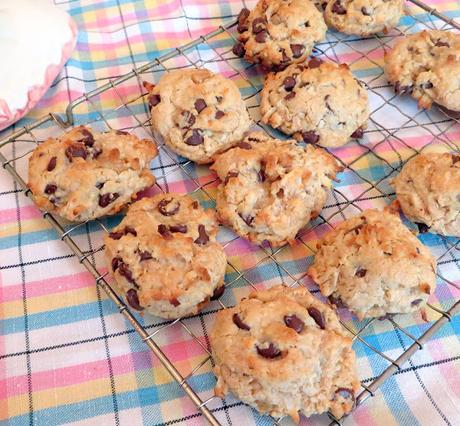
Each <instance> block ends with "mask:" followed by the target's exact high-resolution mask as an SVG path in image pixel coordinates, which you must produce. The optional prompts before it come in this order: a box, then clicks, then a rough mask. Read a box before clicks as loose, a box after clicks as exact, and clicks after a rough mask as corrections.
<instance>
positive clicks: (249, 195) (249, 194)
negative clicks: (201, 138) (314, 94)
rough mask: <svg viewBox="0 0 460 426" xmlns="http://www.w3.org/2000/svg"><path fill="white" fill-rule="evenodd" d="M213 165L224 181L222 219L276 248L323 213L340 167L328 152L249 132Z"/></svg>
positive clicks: (220, 202)
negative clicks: (322, 210) (329, 191)
mask: <svg viewBox="0 0 460 426" xmlns="http://www.w3.org/2000/svg"><path fill="white" fill-rule="evenodd" d="M211 169H213V170H215V171H216V172H217V175H218V176H219V178H220V180H221V182H222V183H221V184H220V185H219V188H218V192H217V212H218V215H219V219H220V220H221V222H223V223H224V224H226V225H228V226H230V227H231V228H233V230H234V231H235V232H236V233H237V234H239V235H241V236H243V237H245V238H247V239H249V240H250V241H252V242H254V243H257V244H261V243H262V242H264V241H269V242H270V243H271V244H272V245H274V246H279V245H283V244H285V243H286V242H293V241H294V240H295V237H296V234H297V232H298V231H299V230H300V229H301V228H303V227H304V226H305V225H307V223H308V222H309V221H310V220H311V219H312V218H315V217H316V216H318V214H319V212H320V211H321V209H322V208H323V206H324V203H325V201H326V198H327V193H328V189H329V188H330V187H331V186H332V182H331V180H332V179H334V178H335V176H336V174H337V172H338V171H340V167H339V165H338V163H337V161H336V160H335V159H334V158H333V157H332V156H331V155H330V154H328V153H327V152H326V151H324V150H322V149H320V148H315V147H313V146H310V145H309V146H306V147H302V146H300V145H298V144H297V143H296V142H295V141H294V140H287V141H282V140H279V139H273V138H271V137H269V136H268V135H267V134H266V133H264V132H252V133H249V134H248V135H247V136H246V138H245V139H244V140H243V141H242V142H241V143H240V144H239V145H238V146H236V147H234V148H232V149H230V150H229V151H227V152H225V153H223V154H221V155H220V156H218V157H217V160H216V162H215V163H214V164H213V165H212V166H211Z"/></svg>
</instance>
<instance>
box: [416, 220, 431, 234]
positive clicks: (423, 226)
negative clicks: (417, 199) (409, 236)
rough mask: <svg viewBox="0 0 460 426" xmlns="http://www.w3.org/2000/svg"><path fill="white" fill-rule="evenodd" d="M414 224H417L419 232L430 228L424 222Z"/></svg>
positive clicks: (422, 232)
mask: <svg viewBox="0 0 460 426" xmlns="http://www.w3.org/2000/svg"><path fill="white" fill-rule="evenodd" d="M415 224H416V225H417V228H418V232H420V234H425V233H426V232H428V231H429V230H430V227H429V226H428V225H426V224H425V223H421V222H415Z"/></svg>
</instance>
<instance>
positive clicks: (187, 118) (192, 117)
mask: <svg viewBox="0 0 460 426" xmlns="http://www.w3.org/2000/svg"><path fill="white" fill-rule="evenodd" d="M181 115H182V117H184V120H185V122H186V123H187V124H186V126H185V127H191V126H193V125H194V124H195V121H196V118H195V115H193V114H192V113H191V112H190V111H182V114H181Z"/></svg>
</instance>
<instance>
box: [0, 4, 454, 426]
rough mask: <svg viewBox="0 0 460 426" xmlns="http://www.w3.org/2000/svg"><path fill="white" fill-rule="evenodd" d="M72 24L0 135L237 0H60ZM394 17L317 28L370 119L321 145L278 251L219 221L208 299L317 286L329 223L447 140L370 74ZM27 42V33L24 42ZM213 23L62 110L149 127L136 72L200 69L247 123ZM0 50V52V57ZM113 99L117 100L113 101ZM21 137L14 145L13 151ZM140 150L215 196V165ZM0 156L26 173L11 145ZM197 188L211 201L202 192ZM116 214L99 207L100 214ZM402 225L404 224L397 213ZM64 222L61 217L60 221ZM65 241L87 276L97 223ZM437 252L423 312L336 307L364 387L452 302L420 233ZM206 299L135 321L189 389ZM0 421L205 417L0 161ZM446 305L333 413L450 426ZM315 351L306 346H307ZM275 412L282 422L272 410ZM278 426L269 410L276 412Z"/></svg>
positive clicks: (205, 385) (241, 421) (447, 132)
mask: <svg viewBox="0 0 460 426" xmlns="http://www.w3.org/2000/svg"><path fill="white" fill-rule="evenodd" d="M56 3H59V6H60V7H62V8H64V9H65V10H67V11H68V12H69V13H70V14H71V15H72V17H73V18H74V20H75V21H76V23H77V25H78V28H79V36H78V44H77V47H76V50H75V52H74V53H73V55H72V57H71V59H70V60H69V62H68V63H67V65H66V66H65V68H64V70H63V71H62V73H61V74H60V76H59V77H58V78H57V80H56V81H55V83H54V84H53V86H52V87H51V89H50V90H49V91H48V92H47V94H46V96H45V97H44V99H43V100H42V101H41V102H40V104H39V106H38V108H36V109H35V110H34V111H33V112H32V113H31V114H30V115H29V116H28V117H26V118H25V119H23V120H22V121H21V122H20V123H18V124H17V125H16V126H14V128H12V129H8V130H7V131H4V132H3V133H0V139H2V138H3V137H6V136H7V135H8V134H10V133H12V132H13V131H15V130H18V129H20V128H21V126H23V125H26V124H31V123H32V122H33V121H34V120H36V119H37V118H39V117H41V116H43V115H45V114H47V113H49V112H52V113H55V114H58V115H59V116H61V117H62V118H65V116H64V112H65V110H66V107H67V105H68V104H69V103H70V102H72V101H74V100H75V99H77V98H79V97H80V96H81V95H83V94H84V93H87V92H89V91H91V90H93V89H95V88H98V87H100V86H102V85H103V84H105V83H107V82H108V81H109V79H113V78H116V77H117V76H121V75H123V74H125V73H127V72H129V71H131V70H132V69H133V68H138V67H140V66H141V65H143V64H146V63H148V62H149V61H152V60H154V59H155V58H157V57H159V56H161V55H163V54H166V53H168V52H170V51H171V49H173V48H176V47H178V46H181V45H184V44H186V43H188V42H190V41H191V40H193V39H196V38H197V37H199V36H200V35H203V34H205V33H208V32H210V31H212V30H214V29H216V28H217V27H218V26H219V25H222V24H226V23H229V22H231V21H232V20H234V19H235V17H236V15H237V14H238V12H239V10H240V9H241V8H242V7H243V6H246V7H252V6H253V5H254V4H255V2H254V1H248V2H242V1H240V0H226V1H217V0H199V1H191V0H181V1H179V0H157V1H154V0H144V1H124V0H105V1H104V0H73V1H70V0H69V1H59V2H56ZM407 6H408V10H409V12H411V14H410V15H408V16H405V17H404V18H402V20H401V23H400V29H401V30H404V31H407V32H413V31H417V30H420V29H422V28H426V27H429V28H443V29H445V28H449V26H448V25H445V23H444V22H442V21H440V20H438V19H436V18H435V17H434V16H432V15H429V14H427V13H425V12H424V11H423V10H422V9H420V8H417V7H415V6H414V5H411V4H408V5H407ZM430 6H432V7H436V8H437V9H439V10H440V11H442V12H443V13H445V14H446V15H447V16H448V17H449V18H453V19H455V18H456V17H459V16H460V5H459V3H458V2H455V1H444V0H432V1H430ZM401 34H402V33H401V31H400V30H393V31H391V32H390V33H388V34H385V35H380V36H378V37H373V38H370V39H366V40H363V39H360V38H357V37H348V38H346V39H343V38H342V36H340V35H339V34H338V33H333V32H331V33H328V40H327V42H325V43H321V44H319V45H318V46H317V51H316V54H318V55H322V56H324V57H325V58H326V59H330V60H336V61H342V62H347V63H349V64H350V68H351V69H352V71H353V72H354V74H355V75H356V76H357V77H358V78H360V79H361V80H363V81H364V82H365V83H366V85H367V87H368V89H369V94H370V101H371V110H372V115H371V119H370V121H369V128H368V131H367V132H366V134H365V137H364V138H363V140H361V141H359V142H351V143H350V144H347V145H346V146H344V147H341V148H338V149H335V150H332V151H331V152H332V153H333V155H335V156H336V157H337V158H338V159H340V161H341V162H342V164H343V165H344V171H343V173H341V174H340V175H339V178H340V182H337V183H336V184H335V185H334V191H332V192H331V195H330V197H329V199H328V202H327V205H326V207H325V208H324V210H323V212H322V213H321V216H320V217H319V218H318V219H316V220H315V221H314V223H313V224H311V226H309V228H308V229H306V230H305V231H303V232H302V233H301V234H300V235H299V237H298V243H297V244H295V245H293V246H292V247H283V248H281V249H278V250H272V249H271V248H269V247H262V248H259V247H256V246H254V245H251V244H249V243H248V242H245V241H243V240H242V239H240V238H236V236H235V235H234V234H233V233H232V232H230V231H229V230H227V229H222V230H221V232H220V235H219V240H220V241H221V242H223V243H224V244H225V250H226V252H227V255H228V258H229V267H228V270H227V275H226V282H227V283H228V285H229V287H228V290H227V291H226V292H225V294H224V296H223V297H222V303H223V304H224V305H226V306H231V305H232V304H234V303H235V302H236V301H237V300H239V299H240V298H241V297H244V296H245V295H247V294H248V292H249V291H250V290H251V288H252V287H251V285H253V286H254V287H256V288H262V287H264V286H270V285H273V284H278V283H284V284H286V285H305V286H307V287H308V288H309V289H311V290H312V292H313V293H314V294H315V295H317V296H318V297H320V295H319V294H318V290H317V288H316V287H315V286H314V285H313V284H312V283H311V281H310V280H309V279H308V277H306V275H305V272H306V269H307V267H308V265H309V264H310V263H311V260H312V256H313V255H314V252H315V247H316V246H315V244H316V241H317V239H318V238H319V237H320V236H321V235H322V234H324V232H326V231H328V230H329V229H331V227H333V226H334V224H336V223H338V222H340V221H342V220H343V219H344V218H346V217H350V216H352V215H355V214H358V213H359V212H360V211H361V210H362V209H366V208H370V207H375V206H377V207H383V206H384V205H387V204H389V203H390V202H391V200H392V199H393V198H394V193H393V190H392V188H391V186H390V184H389V182H390V180H391V178H392V177H394V176H395V174H397V173H398V171H399V170H400V168H401V167H402V165H403V163H404V162H405V161H406V160H407V159H409V158H411V157H412V156H414V155H416V154H417V152H419V151H420V150H437V151H452V150H458V149H459V147H460V125H459V124H458V123H456V122H455V121H453V120H449V119H448V118H447V117H446V116H444V115H442V114H441V113H440V112H439V111H437V110H435V109H433V110H432V111H429V112H426V111H418V110H417V107H416V103H415V102H414V101H413V100H411V99H410V98H408V97H407V98H406V97H404V98H403V97H397V96H395V95H394V92H393V90H392V88H391V87H389V85H388V84H387V81H386V79H385V77H384V75H383V73H382V64H383V54H384V51H385V49H388V48H389V47H391V45H392V44H393V42H394V37H399V36H401ZM32 42H33V41H32ZM231 47H232V39H231V36H230V35H229V33H227V32H224V33H223V34H220V35H217V36H215V37H213V38H211V39H210V40H209V41H208V42H207V43H203V44H201V45H199V46H197V47H193V48H191V49H189V50H187V51H182V52H181V54H180V55H179V56H178V57H174V58H171V59H167V60H165V61H164V62H162V63H161V64H157V66H155V67H152V68H150V69H149V70H147V71H146V72H144V73H142V74H141V75H140V76H139V78H137V77H136V76H134V77H133V78H131V79H130V80H129V81H128V82H126V83H124V84H122V85H120V86H117V87H116V88H112V89H110V90H107V91H106V92H104V93H103V94H101V95H98V96H95V97H93V98H90V99H89V100H87V101H84V102H82V103H79V104H78V105H74V108H73V109H72V113H73V118H74V119H75V121H76V123H87V122H89V123H90V125H92V126H94V127H96V128H99V129H100V130H103V129H106V128H107V126H112V127H115V128H120V129H127V130H133V131H134V132H135V133H137V134H138V135H139V136H142V137H151V134H149V126H148V119H149V116H148V109H147V107H146V102H145V99H144V98H142V97H140V93H145V90H143V88H142V81H143V80H147V81H150V82H155V81H158V78H159V77H160V76H161V74H162V73H163V72H165V69H170V68H173V67H175V68H177V67H184V66H193V65H194V66H206V67H208V68H210V69H212V70H214V71H220V72H222V73H223V74H225V75H226V76H228V77H230V78H233V79H234V80H235V81H236V83H237V84H238V86H239V87H240V89H241V92H242V94H243V96H244V97H245V99H246V101H247V103H248V106H249V109H250V112H251V115H252V116H253V118H254V119H255V120H257V114H258V108H257V105H258V95H257V92H258V90H259V89H260V85H261V83H262V76H261V73H260V72H259V71H258V70H257V68H255V67H251V66H249V64H247V63H245V62H244V61H242V60H240V59H238V58H235V57H234V55H233V54H232V52H231ZM0 53H1V52H0ZM123 104H126V105H127V106H123ZM58 133H59V128H58V126H57V125H56V124H55V123H53V121H52V120H49V122H46V123H45V124H44V125H43V126H41V127H40V128H39V129H37V130H36V132H35V131H34V132H33V136H32V135H30V134H28V135H27V134H26V135H24V137H21V138H19V140H17V141H16V142H15V143H14V144H9V145H8V146H7V147H0V153H2V154H3V155H5V157H6V158H7V159H12V158H18V157H21V156H22V153H26V152H27V150H30V147H31V143H33V142H34V140H33V137H36V138H37V140H38V141H41V140H43V139H45V138H46V137H47V136H49V135H55V134H58ZM24 146H25V147H26V148H24ZM160 151H161V156H160V157H159V158H157V159H156V160H155V161H154V162H153V163H152V167H151V168H152V172H153V173H154V174H155V176H156V177H157V181H158V184H157V186H156V187H155V188H153V189H152V191H151V192H152V193H156V192H158V191H160V190H163V191H171V192H172V191H177V192H188V193H192V194H193V196H194V197H196V198H197V199H199V200H200V201H201V202H202V203H203V204H204V205H209V206H212V205H213V201H212V198H213V197H214V196H215V192H216V186H217V182H216V177H215V175H214V174H213V173H211V172H210V171H209V169H208V168H207V167H198V166H195V165H193V164H191V163H189V162H186V161H185V160H184V159H182V158H179V157H177V156H175V155H174V154H172V153H171V152H169V151H168V150H167V148H165V147H164V146H161V147H160ZM14 165H15V166H16V167H17V168H18V169H20V170H21V171H22V175H23V176H24V177H25V178H26V175H24V170H25V165H26V157H24V158H21V159H18V161H17V162H15V163H14ZM208 196H209V197H210V198H208ZM119 220H120V217H116V218H109V219H104V220H103V221H102V222H101V223H102V224H103V225H104V226H106V227H109V228H110V227H112V226H114V224H116V223H117V222H118V221H119ZM406 223H407V225H408V226H409V227H411V228H412V229H414V225H413V224H410V223H408V222H406ZM66 226H67V225H66ZM72 236H73V238H74V239H75V241H76V242H77V243H78V244H79V246H80V247H81V248H82V250H83V251H84V252H85V253H87V254H88V256H89V259H90V260H91V262H93V263H94V264H95V265H96V266H97V268H98V269H99V271H100V272H101V273H103V272H105V271H106V269H105V266H104V261H103V252H102V251H100V250H99V248H101V244H102V230H101V228H100V225H99V224H97V223H88V224H84V225H81V226H79V227H78V228H77V229H75V230H73V232H72ZM420 239H421V240H422V241H423V243H424V244H426V245H428V246H429V247H430V249H431V250H432V252H433V253H434V255H435V256H436V257H437V258H438V278H439V279H438V284H437V287H436V290H435V292H434V294H433V295H432V296H431V297H430V300H429V301H430V305H431V306H432V308H427V310H426V315H425V319H423V318H422V316H421V315H420V314H416V315H405V316H397V317H395V319H394V320H393V321H389V320H382V321H379V320H374V321H371V322H369V321H363V322H358V321H357V320H356V319H355V318H353V317H352V316H351V315H350V314H349V313H348V312H347V311H345V310H340V316H341V318H342V320H343V321H344V323H345V324H346V325H347V327H349V328H350V330H351V331H352V332H353V333H358V332H359V338H356V339H355V343H354V349H355V351H356V353H357V357H358V371H359V377H360V379H361V380H362V382H363V384H364V385H366V386H368V385H369V384H370V383H372V382H373V381H374V380H375V379H376V378H377V377H378V376H379V375H380V374H381V373H382V372H383V371H384V370H385V369H386V368H387V367H388V366H390V365H392V362H394V361H395V360H397V359H398V357H399V356H400V355H401V354H403V353H404V351H405V350H406V349H407V348H408V347H409V346H410V345H411V344H413V343H414V338H415V339H416V338H419V337H420V336H421V335H422V334H423V333H424V332H425V331H426V330H427V329H428V328H429V327H430V325H432V324H433V322H434V321H436V320H437V319H438V318H440V316H441V314H440V313H439V312H438V311H441V312H443V311H447V310H449V309H450V308H451V307H452V306H453V305H454V304H455V303H456V302H457V301H458V300H459V299H460V290H459V288H460V254H459V253H460V249H459V247H460V246H459V241H458V240H457V239H454V238H441V237H439V236H436V235H432V234H424V235H421V236H420ZM220 308H221V306H220V305H219V303H218V302H212V303H211V304H210V305H209V306H208V307H207V308H206V309H205V310H204V312H203V313H201V314H200V315H197V316H195V317H192V318H187V319H185V320H182V321H181V322H174V323H171V322H168V321H164V320H162V319H159V318H153V317H149V316H145V317H139V320H140V321H141V322H142V323H143V325H144V326H145V327H146V329H147V330H148V331H149V332H150V333H155V332H156V333H155V335H154V337H153V339H154V341H155V342H156V343H157V344H158V345H160V347H161V348H162V350H163V351H164V353H165V354H166V355H167V356H168V357H169V359H170V360H171V361H172V362H173V363H174V364H175V366H176V367H177V369H178V370H179V371H180V373H181V374H182V375H183V376H184V377H187V378H188V379H187V382H188V383H189V384H190V386H192V388H193V389H194V390H195V391H196V392H197V393H198V394H199V396H200V397H201V399H202V400H203V401H205V400H207V399H209V398H211V397H212V395H213V386H214V384H215V379H214V376H213V374H212V371H211V370H212V363H211V361H210V360H207V358H208V354H207V352H206V350H207V349H208V348H209V339H208V336H209V330H210V327H212V323H213V319H214V316H215V313H216V311H217V310H218V309H220ZM0 331H1V334H0V422H4V423H5V424H11V425H26V424H37V425H47V426H48V425H55V424H62V423H73V424H85V425H91V424H94V425H112V424H113V425H140V424H148V425H160V424H187V425H202V424H205V420H204V418H203V416H202V415H201V414H200V413H199V412H198V411H197V409H196V407H195V405H194V404H193V403H192V401H191V400H190V399H189V398H188V397H186V396H185V395H184V393H183V392H182V390H181V389H180V387H179V386H178V384H177V383H176V382H175V381H174V380H173V379H172V378H171V376H170V375H169V374H168V373H167V372H166V370H165V369H164V367H162V365H161V364H160V362H159V361H158V359H156V358H155V357H154V356H153V355H152V354H151V353H150V352H149V351H148V349H147V346H146V345H145V344H144V343H143V342H142V340H141V339H140V337H139V336H138V335H137V333H136V332H135V331H134V330H133V329H132V328H131V327H130V326H129V324H128V323H127V322H126V321H125V319H124V318H123V316H122V315H120V313H119V312H118V309H117V308H116V306H115V305H114V303H113V302H112V301H111V300H109V299H108V298H107V296H106V295H105V293H104V292H103V291H102V290H101V288H100V287H99V286H96V285H95V281H94V279H93V277H92V276H91V275H90V274H89V273H88V272H87V271H86V270H85V269H84V268H83V266H82V265H81V264H80V263H79V261H78V259H77V258H76V256H75V255H74V254H73V253H72V252H71V251H70V249H69V248H68V247H67V246H66V245H65V244H64V243H63V242H62V241H61V240H60V239H59V238H57V236H56V233H55V232H54V230H53V229H52V228H51V227H50V225H49V224H48V222H46V221H45V220H43V218H42V213H41V212H39V210H38V209H37V208H36V207H35V206H34V205H33V204H32V202H31V201H30V200H29V199H28V198H26V197H25V196H24V194H22V193H21V191H20V190H19V187H18V185H17V184H15V183H13V180H12V179H11V176H10V175H9V174H8V173H7V172H6V171H5V170H3V169H0ZM459 336H460V316H458V315H457V316H455V315H454V316H453V317H452V318H451V321H449V322H448V323H447V324H445V325H444V326H443V327H442V328H441V330H440V331H439V332H438V333H436V334H435V335H434V336H433V337H432V338H431V339H430V340H429V342H428V343H426V344H425V345H424V348H423V350H421V351H417V352H416V353H415V355H414V356H413V357H412V358H411V360H410V361H409V362H407V363H405V364H404V365H402V366H401V368H400V369H399V371H397V373H396V374H394V375H393V376H391V377H390V378H389V379H388V380H387V381H385V383H384V384H383V386H382V387H381V388H380V389H379V390H378V391H377V392H376V393H375V396H373V397H370V398H369V399H368V400H367V401H366V402H364V403H363V404H362V405H361V406H360V407H359V408H358V409H357V410H356V411H355V412H354V413H353V414H352V415H351V416H350V417H349V418H348V419H347V420H346V424H349V425H352V424H359V425H385V426H388V425H393V424H404V425H416V424H425V425H441V424H447V425H456V424H457V425H458V424H460V340H459ZM320 355H321V354H318V356H320ZM207 406H208V408H210V409H211V410H212V411H213V414H214V416H215V417H216V418H217V420H218V421H219V422H220V423H222V424H224V425H227V424H228V425H238V426H240V425H252V424H257V425H265V424H267V425H268V424H272V422H273V420H272V419H271V418H270V417H268V416H260V415H258V414H257V413H256V412H255V411H254V410H251V409H250V408H248V407H246V406H245V405H243V404H242V403H241V402H239V401H238V400H236V399H234V398H233V397H232V396H231V395H229V396H228V397H227V398H226V399H224V400H221V399H219V398H214V399H212V400H211V401H210V402H209V404H207ZM329 421H330V420H329V418H328V417H327V416H326V415H322V416H316V417H313V418H310V419H305V418H302V424H303V425H321V424H323V425H324V424H328V422H329ZM283 422H286V424H287V423H288V422H287V421H286V420H283ZM283 424H284V423H283Z"/></svg>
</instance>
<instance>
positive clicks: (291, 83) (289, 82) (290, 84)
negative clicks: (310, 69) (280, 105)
mask: <svg viewBox="0 0 460 426" xmlns="http://www.w3.org/2000/svg"><path fill="white" fill-rule="evenodd" d="M295 83H296V81H295V78H294V77H291V76H289V77H286V78H285V79H284V80H283V86H284V90H286V92H290V91H292V89H294V87H295Z"/></svg>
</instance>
